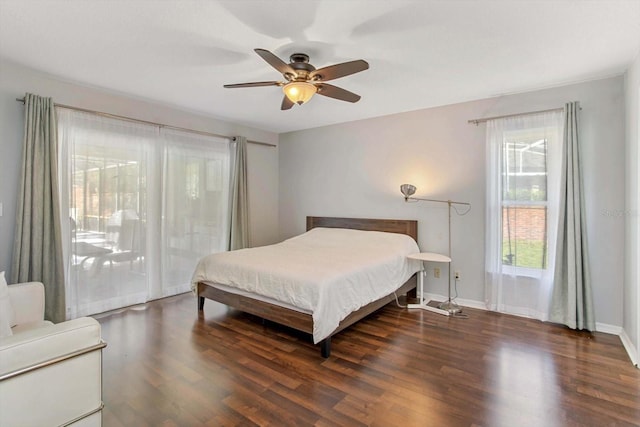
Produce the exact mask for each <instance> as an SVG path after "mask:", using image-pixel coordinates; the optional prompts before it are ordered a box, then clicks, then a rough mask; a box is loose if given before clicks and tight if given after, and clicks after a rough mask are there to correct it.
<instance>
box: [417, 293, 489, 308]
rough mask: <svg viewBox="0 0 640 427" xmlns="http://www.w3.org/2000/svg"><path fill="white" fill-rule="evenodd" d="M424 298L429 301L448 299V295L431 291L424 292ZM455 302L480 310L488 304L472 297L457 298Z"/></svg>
mask: <svg viewBox="0 0 640 427" xmlns="http://www.w3.org/2000/svg"><path fill="white" fill-rule="evenodd" d="M424 298H425V299H426V300H427V301H446V300H447V297H446V296H444V295H438V294H431V293H427V292H425V293H424ZM455 302H456V303H458V305H460V306H462V307H469V308H477V309H479V310H486V309H487V306H486V305H485V304H484V302H483V301H475V300H472V299H464V298H456V299H455Z"/></svg>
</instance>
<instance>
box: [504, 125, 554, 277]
mask: <svg viewBox="0 0 640 427" xmlns="http://www.w3.org/2000/svg"><path fill="white" fill-rule="evenodd" d="M502 153H503V154H502V161H503V166H502V263H503V264H504V265H511V266H514V267H525V268H541V269H544V268H546V266H547V253H548V250H547V246H548V241H547V140H546V138H545V136H544V132H540V131H539V130H537V129H531V130H527V131H524V132H522V131H521V132H507V133H506V134H505V139H504V141H503V147H502Z"/></svg>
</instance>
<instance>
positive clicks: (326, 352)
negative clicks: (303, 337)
mask: <svg viewBox="0 0 640 427" xmlns="http://www.w3.org/2000/svg"><path fill="white" fill-rule="evenodd" d="M320 354H321V355H322V357H324V358H325V359H326V358H327V357H329V356H330V355H331V337H327V338H325V339H323V340H322V341H320Z"/></svg>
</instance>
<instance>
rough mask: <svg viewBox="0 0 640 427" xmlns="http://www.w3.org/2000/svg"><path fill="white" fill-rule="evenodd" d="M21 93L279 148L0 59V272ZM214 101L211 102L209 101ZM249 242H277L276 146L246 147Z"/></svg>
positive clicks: (208, 121)
mask: <svg viewBox="0 0 640 427" xmlns="http://www.w3.org/2000/svg"><path fill="white" fill-rule="evenodd" d="M25 92H31V93H35V94H37V95H41V96H48V97H53V100H54V102H57V103H60V104H65V105H71V106H74V107H82V108H88V109H92V110H97V111H104V112H108V113H112V114H117V115H122V116H127V117H133V118H137V119H142V120H148V121H152V122H157V123H163V124H168V125H173V126H180V127H185V128H189V129H197V130H202V131H208V132H214V133H218V134H223V135H243V136H246V137H247V138H248V139H250V140H255V141H262V142H267V143H273V144H276V145H277V144H278V135H277V134H275V133H272V132H265V131H261V130H257V129H252V128H247V127H243V126H239V125H235V124H233V123H229V122H225V121H223V120H217V119H215V118H211V117H207V116H204V115H200V114H197V113H192V112H187V111H182V110H179V109H176V108H172V107H171V106H166V105H160V104H157V103H153V102H148V101H145V100H141V99H134V98H131V97H128V96H126V95H124V94H116V93H113V92H107V91H104V90H100V89H97V88H91V87H86V86H80V85H77V84H74V83H70V82H66V81H63V80H60V79H57V78H55V77H52V76H48V75H45V74H42V73H39V72H36V71H33V70H30V69H27V68H24V67H21V66H19V65H16V64H13V63H8V62H6V61H0V137H1V138H2V139H1V141H0V161H1V164H0V183H1V185H0V203H2V205H3V215H2V217H0V271H1V270H9V266H10V263H11V248H12V245H13V229H14V224H15V202H16V197H17V188H18V177H19V168H20V162H21V157H22V151H21V147H22V138H23V126H24V118H23V113H24V108H23V106H22V105H21V104H20V103H18V102H16V98H22V97H23V96H24V94H25ZM212 102H213V101H212ZM247 152H248V155H247V163H248V168H249V172H248V178H249V203H250V209H251V212H252V213H253V214H252V215H250V228H251V229H250V234H251V244H252V245H254V246H258V245H264V244H269V243H274V242H275V241H276V240H277V238H278V232H277V229H278V148H273V147H266V146H260V145H255V144H249V145H248V149H247Z"/></svg>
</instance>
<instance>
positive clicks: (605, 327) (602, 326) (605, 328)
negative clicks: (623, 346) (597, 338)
mask: <svg viewBox="0 0 640 427" xmlns="http://www.w3.org/2000/svg"><path fill="white" fill-rule="evenodd" d="M596 331H598V332H603V333H605V334H613V335H620V334H621V333H622V327H621V326H615V325H609V324H607V323H600V322H596Z"/></svg>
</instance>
